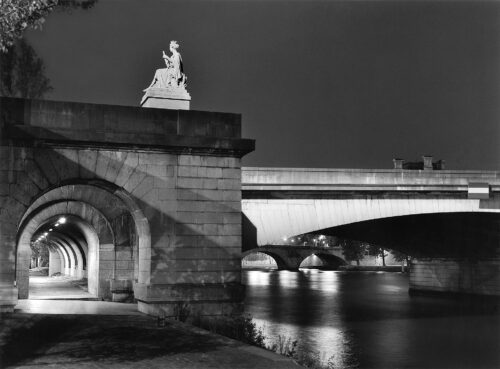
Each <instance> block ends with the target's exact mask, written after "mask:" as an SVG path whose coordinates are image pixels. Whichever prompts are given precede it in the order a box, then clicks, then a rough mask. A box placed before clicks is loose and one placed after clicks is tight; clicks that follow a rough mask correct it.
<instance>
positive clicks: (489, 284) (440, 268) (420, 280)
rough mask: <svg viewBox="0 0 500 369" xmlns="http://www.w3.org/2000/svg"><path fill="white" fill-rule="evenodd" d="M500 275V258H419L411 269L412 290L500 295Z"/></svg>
mask: <svg viewBox="0 0 500 369" xmlns="http://www.w3.org/2000/svg"><path fill="white" fill-rule="evenodd" d="M499 275H500V259H490V260H478V261H475V262H471V261H466V260H458V259H455V260H453V259H419V260H416V261H413V262H412V266H411V269H410V291H430V292H446V293H465V294H480V295H491V296H500V278H498V276H499Z"/></svg>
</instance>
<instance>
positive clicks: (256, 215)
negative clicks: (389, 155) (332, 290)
mask: <svg viewBox="0 0 500 369" xmlns="http://www.w3.org/2000/svg"><path fill="white" fill-rule="evenodd" d="M242 189H243V191H242V192H243V194H242V198H243V200H242V210H243V213H244V218H243V230H244V241H243V245H244V250H251V249H255V250H258V249H260V248H261V247H264V246H265V245H269V244H271V245H280V244H281V243H282V239H283V238H289V237H293V236H296V235H300V234H305V233H318V234H326V235H333V236H338V237H341V238H349V239H354V240H359V241H366V242H370V243H374V244H378V245H380V246H384V247H387V248H390V249H395V250H400V251H404V252H406V253H408V254H410V255H412V256H417V259H415V263H414V264H415V265H416V266H415V268H414V272H413V273H412V279H411V283H410V287H411V288H421V289H431V290H442V291H456V292H467V293H481V294H493V295H500V283H499V279H498V275H500V258H499V257H498V255H499V254H500V172H494V171H453V170H407V169H390V170H371V169H316V168H243V176H242ZM478 189H479V190H478ZM282 247H283V246H282ZM417 264H418V265H417ZM443 270H444V272H443ZM443 273H444V274H443ZM438 275H445V277H443V279H439V278H437V277H436V276H438ZM464 281H466V282H464Z"/></svg>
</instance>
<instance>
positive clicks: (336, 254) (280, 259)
mask: <svg viewBox="0 0 500 369" xmlns="http://www.w3.org/2000/svg"><path fill="white" fill-rule="evenodd" d="M255 252H261V253H263V254H266V255H269V256H270V257H272V258H273V259H274V261H275V262H276V265H277V266H278V269H279V270H298V269H299V267H300V264H302V262H303V261H304V260H305V259H307V258H308V257H309V256H311V255H316V256H317V257H318V258H319V259H320V260H321V262H322V263H323V265H324V266H328V267H330V268H337V267H338V266H340V265H345V264H346V262H345V260H344V255H343V253H342V250H341V249H340V248H327V247H311V246H288V247H285V246H272V245H267V246H261V247H258V248H255V249H251V250H247V251H244V252H243V254H242V258H244V257H245V256H247V255H250V254H253V253H255Z"/></svg>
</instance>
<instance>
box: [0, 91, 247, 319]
mask: <svg viewBox="0 0 500 369" xmlns="http://www.w3.org/2000/svg"><path fill="white" fill-rule="evenodd" d="M253 148H254V141H253V140H246V139H242V138H241V116H240V115H237V114H227V113H210V112H200V111H181V110H179V111H178V110H165V109H151V108H136V107H123V106H110V105H94V104H81V103H69V102H54V101H36V100H24V99H14V98H0V310H12V308H13V307H14V306H15V305H16V303H17V300H18V298H21V299H23V298H28V297H29V278H28V270H29V265H30V258H31V249H30V245H31V244H36V243H43V244H45V245H48V247H49V250H50V260H51V262H52V265H51V272H57V271H61V272H62V273H64V274H69V275H74V276H76V277H87V278H88V288H89V292H90V293H92V294H94V295H95V296H96V297H97V298H99V299H103V300H110V301H122V300H124V299H133V300H135V301H137V304H138V309H139V310H140V311H143V312H146V313H150V314H157V313H158V311H159V309H162V310H164V311H165V312H166V314H167V315H172V314H174V312H175V309H176V306H177V305H178V304H183V303H188V304H190V306H191V308H192V312H193V313H195V312H196V311H199V312H200V313H202V314H206V315H220V314H228V313H231V312H232V311H240V310H241V308H242V301H243V297H244V296H243V288H242V286H241V283H240V279H241V265H240V256H241V157H242V156H243V155H245V154H246V153H248V152H250V151H252V150H253Z"/></svg>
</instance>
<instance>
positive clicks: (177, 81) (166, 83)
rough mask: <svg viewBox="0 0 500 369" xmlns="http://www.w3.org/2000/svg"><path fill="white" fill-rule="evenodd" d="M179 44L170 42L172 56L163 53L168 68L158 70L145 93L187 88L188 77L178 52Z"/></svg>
mask: <svg viewBox="0 0 500 369" xmlns="http://www.w3.org/2000/svg"><path fill="white" fill-rule="evenodd" d="M178 48H179V44H178V43H177V41H170V52H171V53H172V56H168V55H167V54H165V51H163V60H164V61H165V65H166V68H161V69H157V70H156V72H155V75H154V77H153V81H152V82H151V84H150V85H149V87H148V88H146V89H145V90H144V91H145V92H146V91H147V90H149V89H150V88H164V89H176V88H181V89H185V88H186V82H187V77H186V75H185V74H184V72H183V67H182V57H181V54H180V53H179V52H178V51H177V49H178Z"/></svg>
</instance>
